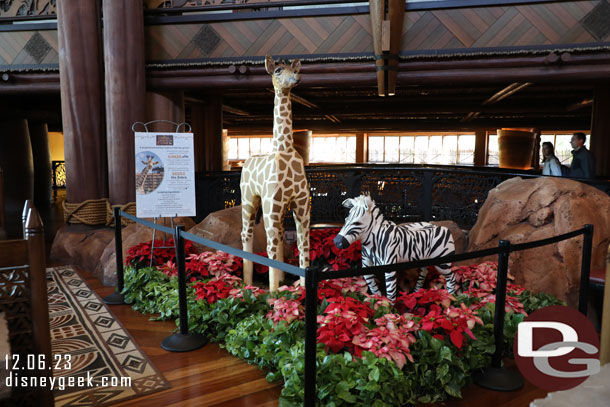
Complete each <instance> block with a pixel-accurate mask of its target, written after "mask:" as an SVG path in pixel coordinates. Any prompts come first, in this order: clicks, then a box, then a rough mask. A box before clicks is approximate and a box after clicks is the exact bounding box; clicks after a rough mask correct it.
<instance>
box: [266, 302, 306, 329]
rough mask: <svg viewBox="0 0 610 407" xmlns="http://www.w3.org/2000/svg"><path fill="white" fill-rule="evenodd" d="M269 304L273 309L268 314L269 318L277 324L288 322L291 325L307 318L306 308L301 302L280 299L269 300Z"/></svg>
mask: <svg viewBox="0 0 610 407" xmlns="http://www.w3.org/2000/svg"><path fill="white" fill-rule="evenodd" d="M267 303H268V304H269V305H271V307H272V310H271V311H269V312H268V313H267V318H269V319H271V320H272V321H273V322H275V323H276V324H277V323H278V322H280V321H286V323H288V324H289V323H291V322H292V321H294V320H299V319H304V318H305V308H304V307H303V305H302V304H301V302H300V301H297V300H289V299H287V298H286V297H279V298H269V299H267Z"/></svg>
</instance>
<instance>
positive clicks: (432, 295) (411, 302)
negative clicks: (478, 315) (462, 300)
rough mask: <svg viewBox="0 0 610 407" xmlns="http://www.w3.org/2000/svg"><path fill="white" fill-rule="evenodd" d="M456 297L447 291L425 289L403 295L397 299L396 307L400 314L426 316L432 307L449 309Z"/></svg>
mask: <svg viewBox="0 0 610 407" xmlns="http://www.w3.org/2000/svg"><path fill="white" fill-rule="evenodd" d="M454 300H455V297H454V296H453V295H451V294H449V292H448V291H447V290H443V289H440V290H439V289H425V288H422V289H421V290H419V291H417V292H413V293H402V294H401V295H399V296H398V297H397V298H396V303H395V306H396V308H397V309H398V310H399V311H400V312H410V313H413V314H415V315H425V314H427V313H428V312H429V309H430V307H431V305H433V304H436V305H439V306H441V307H442V308H447V307H449V306H450V305H451V301H454Z"/></svg>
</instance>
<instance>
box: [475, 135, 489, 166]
mask: <svg viewBox="0 0 610 407" xmlns="http://www.w3.org/2000/svg"><path fill="white" fill-rule="evenodd" d="M474 136H475V142H474V166H475V167H484V166H486V165H487V140H488V136H487V132H486V131H477V132H475V133H474Z"/></svg>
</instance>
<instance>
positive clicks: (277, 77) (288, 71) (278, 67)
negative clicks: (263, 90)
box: [265, 55, 301, 91]
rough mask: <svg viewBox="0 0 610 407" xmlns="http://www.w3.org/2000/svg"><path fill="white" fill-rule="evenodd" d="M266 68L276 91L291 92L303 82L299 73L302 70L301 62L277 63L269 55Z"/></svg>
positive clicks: (280, 61) (281, 61) (296, 60)
mask: <svg viewBox="0 0 610 407" xmlns="http://www.w3.org/2000/svg"><path fill="white" fill-rule="evenodd" d="M265 68H266V69H267V73H268V74H269V75H271V78H272V80H273V87H274V88H275V89H276V90H282V91H286V90H290V89H292V88H294V87H295V86H296V85H297V84H298V83H299V81H300V80H301V75H300V74H299V71H300V70H301V61H300V60H298V59H295V60H294V61H292V62H291V63H288V61H283V60H279V61H278V62H277V63H276V62H275V61H274V60H273V58H271V57H270V56H269V55H267V57H266V58H265Z"/></svg>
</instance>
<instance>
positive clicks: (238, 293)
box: [229, 285, 267, 298]
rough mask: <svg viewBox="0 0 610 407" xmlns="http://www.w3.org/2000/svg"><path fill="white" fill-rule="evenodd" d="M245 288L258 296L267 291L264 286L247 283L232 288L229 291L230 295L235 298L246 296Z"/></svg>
mask: <svg viewBox="0 0 610 407" xmlns="http://www.w3.org/2000/svg"><path fill="white" fill-rule="evenodd" d="M245 290H250V291H251V292H252V294H253V295H254V296H255V297H258V296H259V295H262V294H265V293H267V290H265V289H263V288H260V287H256V286H252V285H246V286H244V287H237V288H234V289H232V290H231V291H229V296H231V297H235V298H244V291H245Z"/></svg>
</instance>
